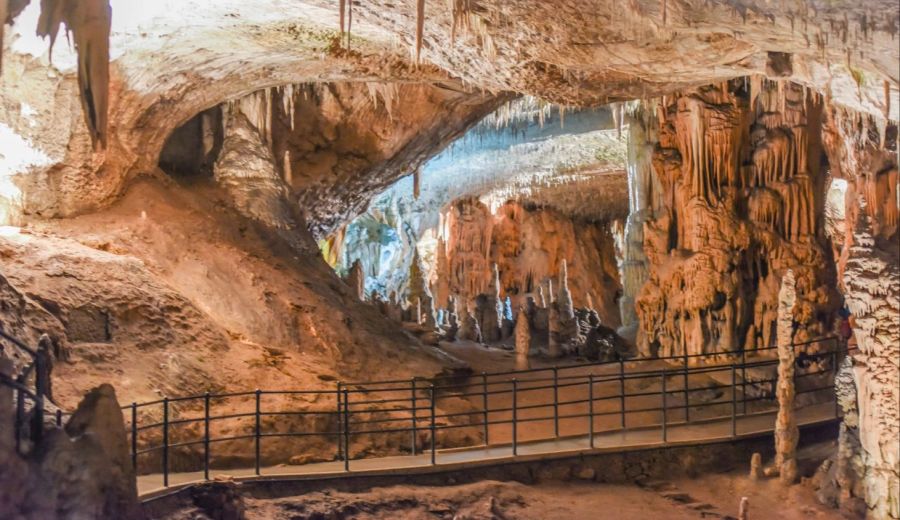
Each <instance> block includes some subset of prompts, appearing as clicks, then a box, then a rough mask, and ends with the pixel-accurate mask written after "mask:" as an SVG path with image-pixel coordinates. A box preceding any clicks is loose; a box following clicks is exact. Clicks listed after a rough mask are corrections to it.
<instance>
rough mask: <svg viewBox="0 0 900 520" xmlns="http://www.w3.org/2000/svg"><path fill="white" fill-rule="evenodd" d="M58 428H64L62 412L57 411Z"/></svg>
mask: <svg viewBox="0 0 900 520" xmlns="http://www.w3.org/2000/svg"><path fill="white" fill-rule="evenodd" d="M56 427H57V428H62V410H60V409H59V408H57V409H56Z"/></svg>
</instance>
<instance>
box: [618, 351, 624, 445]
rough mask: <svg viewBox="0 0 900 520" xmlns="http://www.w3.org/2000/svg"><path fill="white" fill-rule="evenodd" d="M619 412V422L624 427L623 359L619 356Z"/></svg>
mask: <svg viewBox="0 0 900 520" xmlns="http://www.w3.org/2000/svg"><path fill="white" fill-rule="evenodd" d="M619 412H620V415H621V421H620V424H621V426H622V429H623V430H624V429H625V360H623V359H622V358H619Z"/></svg>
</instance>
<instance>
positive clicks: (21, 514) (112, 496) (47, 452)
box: [0, 385, 143, 520]
mask: <svg viewBox="0 0 900 520" xmlns="http://www.w3.org/2000/svg"><path fill="white" fill-rule="evenodd" d="M0 397H4V398H5V399H2V404H0V424H4V425H11V424H12V423H13V413H14V412H13V410H12V408H11V407H10V403H12V402H13V401H12V399H10V398H9V397H11V396H10V395H9V392H8V391H7V390H6V388H5V387H3V390H2V391H0ZM0 433H2V434H3V435H2V441H0V461H2V464H0V484H2V485H0V489H2V490H3V492H0V511H2V512H3V514H4V516H6V517H9V518H23V519H35V520H38V519H45V518H123V519H129V520H130V519H140V518H143V513H142V511H141V508H140V505H139V503H138V499H137V486H136V481H135V477H134V472H133V470H132V468H131V458H130V455H129V447H128V441H127V437H126V435H125V426H124V423H123V420H122V413H121V410H120V408H119V403H118V401H117V400H116V394H115V391H114V390H113V388H112V386H110V385H102V386H100V387H98V388H95V389H93V390H91V391H90V392H89V393H88V395H87V396H85V398H84V400H83V401H82V402H81V404H79V406H78V408H77V409H76V410H75V412H74V414H73V415H72V417H71V418H70V419H69V421H68V423H67V424H66V428H65V431H63V430H60V429H51V430H49V431H47V432H46V434H45V437H44V439H43V440H42V441H41V442H40V443H39V444H37V445H36V446H34V448H33V449H32V451H31V452H30V453H29V454H28V455H26V456H22V455H20V454H18V453H16V452H15V449H14V447H13V445H12V444H11V443H10V442H9V440H11V439H12V438H13V437H12V434H11V431H10V430H8V429H7V428H3V431H2V432H0Z"/></svg>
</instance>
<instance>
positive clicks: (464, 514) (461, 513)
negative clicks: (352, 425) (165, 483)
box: [164, 471, 852, 520]
mask: <svg viewBox="0 0 900 520" xmlns="http://www.w3.org/2000/svg"><path fill="white" fill-rule="evenodd" d="M742 497H747V498H748V499H749V504H750V507H749V513H750V518H766V519H771V520H795V519H810V518H815V519H821V520H838V519H844V518H852V517H849V516H845V515H844V514H843V513H841V512H839V511H837V510H832V509H829V508H827V507H825V506H823V505H821V504H819V503H817V502H816V500H815V496H814V492H813V490H812V489H811V488H810V487H809V486H808V485H805V484H800V485H795V486H790V487H783V486H781V485H780V484H779V483H778V480H777V479H764V480H759V481H753V480H750V479H749V478H748V477H747V476H746V473H745V472H743V471H734V472H729V473H722V474H709V475H702V476H699V477H697V478H679V479H673V480H666V481H656V482H653V483H652V485H646V486H644V487H641V486H638V485H629V484H626V485H621V484H604V483H595V482H589V481H581V480H576V481H552V480H551V481H546V482H540V483H537V484H522V483H519V482H498V481H490V480H488V481H481V482H475V483H469V484H456V485H447V486H413V485H398V486H388V487H373V488H369V489H367V490H364V491H360V492H345V491H339V490H332V489H326V490H322V491H315V492H311V493H306V494H303V495H301V496H293V497H282V498H271V497H262V496H260V497H255V496H244V497H243V501H244V505H245V515H246V518H247V519H248V520H255V519H267V520H270V519H282V518H285V519H287V518H290V519H306V518H353V519H356V520H376V519H377V520H388V519H390V520H394V519H401V518H402V519H405V520H418V519H431V520H433V519H439V518H446V519H449V518H454V519H468V520H484V519H489V518H490V519H513V518H515V519H517V520H531V519H534V520H546V519H549V518H571V519H574V520H588V519H598V518H615V519H638V518H640V519H643V518H666V519H673V520H676V519H697V518H728V517H732V518H736V517H737V516H738V508H739V504H740V501H741V498H742ZM164 518H167V519H168V520H182V519H188V518H190V519H192V520H198V519H206V518H209V517H208V516H206V515H205V514H204V513H202V512H201V511H200V510H199V509H198V508H197V507H193V506H186V507H183V508H182V509H179V510H177V511H174V512H172V513H170V514H168V515H166V516H165V517H164Z"/></svg>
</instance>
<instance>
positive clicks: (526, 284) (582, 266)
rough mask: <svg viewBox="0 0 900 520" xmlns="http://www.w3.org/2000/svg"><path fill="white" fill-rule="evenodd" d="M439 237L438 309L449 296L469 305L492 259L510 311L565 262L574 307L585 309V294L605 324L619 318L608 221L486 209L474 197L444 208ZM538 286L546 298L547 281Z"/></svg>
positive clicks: (486, 281) (485, 283)
mask: <svg viewBox="0 0 900 520" xmlns="http://www.w3.org/2000/svg"><path fill="white" fill-rule="evenodd" d="M439 236H440V237H441V238H440V239H439V242H438V250H437V253H436V254H435V256H436V266H435V274H434V277H433V283H434V287H435V291H434V292H435V298H436V301H437V302H438V304H439V305H441V306H443V305H444V304H445V303H446V301H447V298H448V297H449V296H451V295H454V296H457V297H459V298H461V302H466V301H468V302H469V303H470V304H471V305H474V299H475V297H476V296H478V295H479V294H482V293H485V292H486V291H487V290H488V287H489V285H490V281H491V277H492V272H493V271H492V266H493V265H494V264H497V267H498V271H499V273H500V296H501V298H505V297H507V296H509V297H510V300H511V303H512V305H513V308H517V306H518V305H520V304H523V303H524V298H525V297H526V296H528V295H531V296H535V298H536V299H537V291H538V287H539V286H541V285H544V284H546V281H547V280H548V279H552V280H553V283H554V284H556V280H557V279H558V275H559V270H560V267H561V265H562V263H563V261H566V262H567V263H568V273H569V277H568V278H569V289H570V291H571V294H572V300H573V303H574V305H575V307H587V306H588V301H589V298H590V301H591V302H592V303H593V306H594V308H595V309H596V310H597V312H598V313H599V314H600V318H601V320H602V321H603V323H604V324H606V325H607V326H610V327H617V326H618V325H619V323H620V321H619V312H618V308H617V302H618V297H619V295H620V294H621V285H620V283H619V274H618V269H617V266H616V253H615V245H614V242H613V236H612V233H611V231H610V227H609V224H607V223H603V222H583V221H579V220H577V219H573V218H571V217H570V216H567V215H564V214H562V213H560V212H558V211H557V210H554V209H551V208H535V207H527V206H523V205H522V204H520V203H517V202H507V203H506V204H503V205H502V206H500V207H499V208H498V209H497V211H496V212H495V213H493V214H492V213H491V211H490V209H489V208H488V207H487V206H486V205H485V204H484V203H482V202H480V201H479V200H478V199H475V198H464V199H460V200H457V201H454V202H453V203H451V204H450V206H449V208H447V210H446V213H445V217H444V222H443V223H442V225H441V231H440V234H439ZM554 290H555V289H554ZM544 291H545V295H546V297H547V298H548V299H549V298H550V296H549V294H546V291H547V288H546V286H545V288H544Z"/></svg>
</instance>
